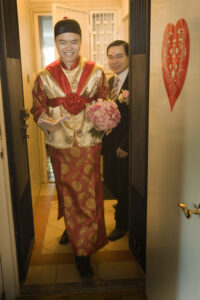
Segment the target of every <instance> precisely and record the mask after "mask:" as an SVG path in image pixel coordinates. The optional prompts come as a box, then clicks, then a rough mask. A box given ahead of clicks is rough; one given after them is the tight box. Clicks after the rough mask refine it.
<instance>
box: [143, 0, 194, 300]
mask: <svg viewBox="0 0 200 300" xmlns="http://www.w3.org/2000/svg"><path fill="white" fill-rule="evenodd" d="M151 2H152V8H151V68H150V100H149V103H150V106H149V165H148V170H149V171H148V210H147V211H148V218H147V276H146V278H147V280H146V287H147V297H148V299H149V300H160V299H162V300H169V299H170V300H188V299H192V300H199V299H200V285H199V278H200V262H199V249H200V234H199V229H200V217H199V216H198V215H192V217H191V218H190V219H187V218H186V217H185V215H184V214H183V211H182V210H181V208H180V207H178V205H177V204H178V203H179V202H182V203H185V204H187V206H188V207H189V208H190V209H194V206H195V205H196V206H198V205H199V203H200V188H199V183H200V159H199V153H200V138H199V137H200V122H199V116H200V101H199V94H200V84H199V78H200V56H199V52H200V38H199V28H200V4H199V1H198V0H191V1H190V2H189V3H188V1H187V0H182V1H174V0H169V1H161V0H153V1H151ZM188 4H189V6H188ZM188 7H189V9H188ZM182 17H184V19H185V21H186V22H187V24H188V28H189V34H190V56H189V63H188V69H187V74H186V77H185V82H184V85H183V87H182V90H181V93H180V95H179V97H178V98H177V101H176V103H175V105H174V107H173V110H171V107H170V103H169V99H168V96H167V92H166V89H165V85H164V81H163V74H162V65H161V52H162V41H163V36H164V31H165V28H166V27H167V24H169V23H171V24H170V26H172V24H174V25H176V23H177V22H178V20H179V19H180V18H182ZM183 32H184V31H183ZM175 39H176V38H175ZM176 49H177V50H178V48H176ZM171 52H172V51H171V49H169V53H171ZM176 53H178V52H177V51H176ZM184 53H186V51H184ZM179 62H180V61H179V60H178V58H177V60H176V64H177V65H179ZM181 71H182V70H181ZM168 87H169V88H170V85H169V86H168ZM170 90H171V89H170Z"/></svg>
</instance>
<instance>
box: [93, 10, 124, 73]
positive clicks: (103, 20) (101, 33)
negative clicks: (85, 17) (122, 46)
mask: <svg viewBox="0 0 200 300" xmlns="http://www.w3.org/2000/svg"><path fill="white" fill-rule="evenodd" d="M117 17H118V16H117V12H115V11H98V12H97V11H91V12H90V28H91V60H93V61H95V62H97V63H99V64H101V65H102V66H103V68H104V70H108V65H107V57H106V48H107V46H108V45H109V44H110V43H111V42H113V41H114V40H116V39H118V35H119V34H118V25H117V24H118V18H117Z"/></svg>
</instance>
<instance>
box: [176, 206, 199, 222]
mask: <svg viewBox="0 0 200 300" xmlns="http://www.w3.org/2000/svg"><path fill="white" fill-rule="evenodd" d="M178 206H179V207H180V208H181V209H182V210H183V213H184V215H185V216H186V218H187V219H189V218H190V217H191V216H192V215H200V204H199V205H198V206H195V207H194V209H189V208H188V207H187V204H185V203H178Z"/></svg>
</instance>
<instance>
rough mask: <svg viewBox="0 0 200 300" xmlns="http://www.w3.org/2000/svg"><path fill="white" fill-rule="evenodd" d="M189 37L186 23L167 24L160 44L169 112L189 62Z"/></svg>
mask: <svg viewBox="0 0 200 300" xmlns="http://www.w3.org/2000/svg"><path fill="white" fill-rule="evenodd" d="M189 48H190V37H189V30H188V26H187V23H186V21H185V20H184V19H180V20H178V22H177V23H176V26H174V25H173V24H171V23H169V24H167V27H166V28H165V32H164V36H163V43H162V57H161V61H162V72H163V79H164V83H165V88H166V91H167V95H168V98H169V103H170V106H171V111H172V109H173V107H174V104H175V103H176V100H177V98H178V96H179V94H180V92H181V89H182V87H183V83H184V80H185V76H186V72H187V67H188V60H189Z"/></svg>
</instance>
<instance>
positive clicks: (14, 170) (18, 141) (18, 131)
mask: <svg viewBox="0 0 200 300" xmlns="http://www.w3.org/2000/svg"><path fill="white" fill-rule="evenodd" d="M8 19H9V20H12V21H11V22H10V23H9V22H8ZM4 20H6V22H5V21H4ZM0 29H1V35H0V36H1V37H0V39H1V41H0V72H1V78H2V97H3V106H4V116H5V128H6V140H7V148H8V161H9V172H10V181H11V182H10V183H11V194H12V203H13V217H14V224H15V233H16V245H17V255H18V266H19V276H20V280H21V281H22V280H24V278H25V275H26V271H27V268H28V262H29V258H30V254H31V249H32V244H33V240H34V227H33V214H32V201H31V189H30V176H29V165H28V152H27V140H26V122H25V119H24V116H23V115H22V113H21V110H22V108H23V106H24V100H23V88H22V74H21V61H20V52H19V47H18V46H19V32H18V23H17V7H16V1H15V0H1V6H0ZM12 37H13V39H12ZM16 41H18V42H16ZM11 48H12V49H11Z"/></svg>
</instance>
